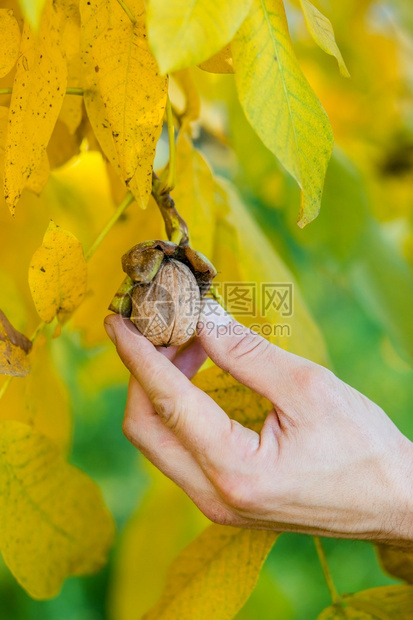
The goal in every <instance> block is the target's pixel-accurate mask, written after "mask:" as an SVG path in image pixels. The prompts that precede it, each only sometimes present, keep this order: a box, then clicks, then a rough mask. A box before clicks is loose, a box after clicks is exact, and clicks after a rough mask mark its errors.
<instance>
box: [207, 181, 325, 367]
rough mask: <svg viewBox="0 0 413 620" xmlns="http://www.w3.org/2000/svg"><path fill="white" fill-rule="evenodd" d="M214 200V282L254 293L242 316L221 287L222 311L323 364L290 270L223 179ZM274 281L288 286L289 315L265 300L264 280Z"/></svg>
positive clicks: (318, 339) (320, 343) (267, 297)
mask: <svg viewBox="0 0 413 620" xmlns="http://www.w3.org/2000/svg"><path fill="white" fill-rule="evenodd" d="M216 200H217V224H216V231H217V232H216V237H215V246H214V254H213V255H212V262H213V264H214V265H215V267H216V268H217V270H218V276H217V282H218V283H222V284H224V283H225V282H226V283H229V284H230V285H231V283H235V284H236V283H238V284H240V285H241V286H242V284H243V283H253V284H254V287H255V289H254V290H255V292H256V303H255V309H254V308H252V309H251V311H249V312H248V315H247V314H245V313H244V314H238V313H237V308H236V307H235V306H234V307H233V305H232V304H231V300H230V299H229V296H228V294H225V291H224V290H223V292H224V297H226V301H227V306H228V310H229V311H230V312H231V313H232V314H233V315H234V316H235V318H237V319H239V320H240V321H241V322H243V323H245V324H246V325H247V326H248V327H251V328H253V329H254V330H255V331H258V332H260V333H261V334H262V335H263V336H264V337H266V338H267V339H268V340H270V341H271V342H273V343H274V344H276V345H278V346H280V347H282V348H284V349H286V350H287V351H291V352H292V353H296V354H297V355H301V356H303V357H306V358H310V359H312V360H313V361H315V362H317V363H319V364H322V365H324V366H328V356H327V353H326V350H325V346H324V341H323V337H322V335H321V333H320V330H319V329H318V327H317V325H316V323H315V322H314V320H313V318H312V317H311V315H310V313H309V311H308V309H307V306H306V303H305V301H304V299H303V297H302V295H301V292H300V290H299V288H298V284H297V282H296V281H295V278H294V276H293V274H292V273H291V271H290V270H289V269H288V267H287V266H286V265H285V263H284V262H283V261H282V259H281V257H280V256H279V254H278V253H277V251H276V250H275V249H274V248H273V247H272V245H271V243H270V242H269V240H268V239H267V238H266V236H265V234H264V232H263V231H262V230H261V229H260V227H259V226H258V225H257V223H256V222H255V221H254V219H253V218H252V217H251V215H250V213H249V212H248V209H247V207H246V206H245V205H244V204H243V203H242V201H241V199H240V197H239V195H238V193H237V191H236V189H235V188H234V187H233V185H232V184H231V183H229V182H228V181H226V180H224V179H219V180H218V181H217V183H216ZM277 283H278V285H281V286H286V287H289V291H290V292H289V295H290V301H292V303H293V311H292V314H289V313H288V312H287V315H286V313H285V312H284V308H283V307H280V305H279V304H277V303H276V302H275V300H274V299H272V301H271V292H270V291H267V293H265V289H264V287H263V285H264V284H267V285H268V284H270V286H271V284H277ZM247 286H248V285H247ZM250 290H251V289H250ZM247 292H248V289H247ZM284 294H285V291H284ZM291 308H292V307H291ZM254 310H255V311H254Z"/></svg>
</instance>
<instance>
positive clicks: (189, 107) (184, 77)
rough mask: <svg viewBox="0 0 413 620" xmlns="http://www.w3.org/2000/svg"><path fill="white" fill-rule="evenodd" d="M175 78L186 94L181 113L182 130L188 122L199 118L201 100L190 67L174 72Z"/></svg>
mask: <svg viewBox="0 0 413 620" xmlns="http://www.w3.org/2000/svg"><path fill="white" fill-rule="evenodd" d="M173 79H174V80H175V81H176V82H177V84H178V86H179V88H180V89H181V90H182V92H183V94H184V96H185V108H184V110H183V111H182V112H180V113H179V117H180V120H181V129H180V130H181V131H182V129H185V126H186V125H187V124H188V123H191V122H192V121H196V120H197V119H198V118H199V114H200V112H201V100H200V98H199V93H198V90H197V88H196V86H195V84H194V81H193V79H192V77H191V74H190V72H189V71H188V69H184V70H183V71H177V72H176V73H175V74H174V76H173Z"/></svg>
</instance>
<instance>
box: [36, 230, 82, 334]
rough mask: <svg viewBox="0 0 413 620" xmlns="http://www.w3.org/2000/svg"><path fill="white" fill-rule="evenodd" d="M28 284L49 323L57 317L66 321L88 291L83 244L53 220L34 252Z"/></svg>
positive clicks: (42, 314) (40, 312) (39, 310)
mask: <svg viewBox="0 0 413 620" xmlns="http://www.w3.org/2000/svg"><path fill="white" fill-rule="evenodd" d="M29 285H30V290H31V293H32V296H33V301H34V304H35V306H36V310H37V312H38V313H39V316H40V318H41V319H42V321H45V322H46V323H50V321H52V320H53V319H54V317H55V316H57V317H58V319H59V321H60V322H62V323H63V322H64V321H65V320H66V319H67V318H68V316H69V315H70V314H71V313H72V312H73V311H74V310H75V309H76V308H77V307H78V306H79V304H80V303H81V302H82V300H83V298H84V296H85V294H86V287H87V267H86V262H85V259H84V256H83V250H82V246H81V244H80V243H79V241H78V240H77V239H76V237H75V236H74V235H72V233H70V232H68V231H67V230H63V229H61V228H59V226H56V224H55V223H54V222H50V224H49V227H48V229H47V231H46V233H45V235H44V238H43V244H42V245H41V246H40V248H39V249H38V250H36V252H35V253H34V255H33V258H32V261H31V263H30V268H29Z"/></svg>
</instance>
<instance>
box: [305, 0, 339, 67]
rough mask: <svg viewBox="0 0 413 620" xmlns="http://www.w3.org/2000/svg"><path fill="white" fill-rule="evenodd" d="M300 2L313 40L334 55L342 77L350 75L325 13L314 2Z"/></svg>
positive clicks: (307, 0) (306, 0)
mask: <svg viewBox="0 0 413 620" xmlns="http://www.w3.org/2000/svg"><path fill="white" fill-rule="evenodd" d="M300 4H301V8H302V9H303V13H304V17H305V21H306V24H307V28H308V30H309V32H310V34H311V36H312V37H313V39H314V41H315V42H316V43H317V45H319V46H320V47H321V49H322V50H323V51H324V52H326V53H327V54H330V56H334V57H335V58H336V59H337V62H338V66H339V68H340V73H341V75H343V76H344V77H350V74H349V72H348V69H347V67H346V65H345V62H344V60H343V56H342V55H341V52H340V50H339V48H338V45H337V43H336V40H335V38H334V30H333V26H332V25H331V22H330V20H329V19H328V18H327V17H326V16H325V15H323V14H322V13H320V11H319V10H318V9H317V8H316V7H315V6H314V4H312V3H311V2H309V0H300Z"/></svg>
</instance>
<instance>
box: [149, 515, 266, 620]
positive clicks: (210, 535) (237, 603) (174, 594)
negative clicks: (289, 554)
mask: <svg viewBox="0 0 413 620" xmlns="http://www.w3.org/2000/svg"><path fill="white" fill-rule="evenodd" d="M277 537H278V534H276V533H275V532H269V531H265V530H245V529H238V528H234V527H229V526H226V525H225V526H222V525H211V526H210V527H209V528H207V529H206V530H205V531H204V532H202V534H201V535H200V536H198V538H197V539H196V540H194V542H192V543H191V544H190V545H189V546H188V547H187V548H186V549H185V550H184V551H183V552H182V553H181V554H180V555H179V556H178V558H177V559H176V560H175V562H174V563H173V564H172V565H171V567H170V570H169V576H168V579H167V582H166V586H165V590H164V593H163V596H162V598H161V600H160V601H159V603H158V604H157V605H156V606H155V607H154V608H153V609H152V611H150V612H149V613H148V614H147V615H146V616H145V620H163V619H166V618H167V619H168V620H183V619H184V618H185V619H186V618H188V620H189V619H191V620H195V619H196V620H210V619H211V618H213V619H214V620H230V619H232V618H233V617H234V616H235V614H236V613H237V612H238V611H239V610H240V609H241V607H242V606H243V605H244V603H245V602H246V601H247V599H248V597H249V595H250V594H251V592H252V590H253V589H254V587H255V584H256V583H257V580H258V576H259V573H260V570H261V567H262V565H263V563H264V560H265V558H266V557H267V555H268V553H269V552H270V550H271V547H272V546H273V544H274V542H275V541H276V539H277Z"/></svg>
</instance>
